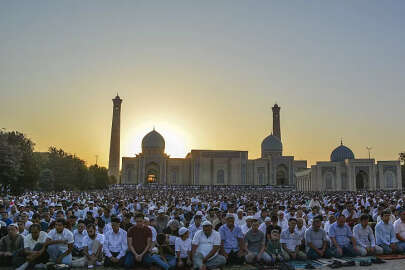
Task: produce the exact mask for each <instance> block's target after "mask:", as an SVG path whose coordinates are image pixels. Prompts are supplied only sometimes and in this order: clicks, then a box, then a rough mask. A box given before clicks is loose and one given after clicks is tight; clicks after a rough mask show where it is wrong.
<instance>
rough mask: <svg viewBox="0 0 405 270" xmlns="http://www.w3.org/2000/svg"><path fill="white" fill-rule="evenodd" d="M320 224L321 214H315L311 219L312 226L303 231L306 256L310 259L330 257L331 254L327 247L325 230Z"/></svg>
mask: <svg viewBox="0 0 405 270" xmlns="http://www.w3.org/2000/svg"><path fill="white" fill-rule="evenodd" d="M321 225H322V216H319V215H318V216H315V217H314V218H313V219H312V226H311V227H309V228H308V229H307V230H306V231H305V243H306V249H307V256H308V259H310V260H316V259H319V258H330V257H332V256H333V253H332V251H331V250H330V248H329V241H328V238H327V236H326V232H325V231H324V230H323V229H322V228H321Z"/></svg>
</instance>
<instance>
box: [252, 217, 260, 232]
mask: <svg viewBox="0 0 405 270" xmlns="http://www.w3.org/2000/svg"><path fill="white" fill-rule="evenodd" d="M259 226H260V224H259V221H258V220H257V219H254V220H252V231H254V232H257V231H258V230H259Z"/></svg>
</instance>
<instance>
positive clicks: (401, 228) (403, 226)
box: [394, 218, 405, 238]
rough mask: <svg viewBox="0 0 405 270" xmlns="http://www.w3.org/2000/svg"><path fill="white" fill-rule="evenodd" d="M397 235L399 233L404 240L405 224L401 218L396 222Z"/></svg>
mask: <svg viewBox="0 0 405 270" xmlns="http://www.w3.org/2000/svg"><path fill="white" fill-rule="evenodd" d="M394 231H395V234H397V233H399V235H400V236H401V237H402V238H405V223H404V222H402V220H401V219H400V218H399V219H397V220H396V221H395V222H394Z"/></svg>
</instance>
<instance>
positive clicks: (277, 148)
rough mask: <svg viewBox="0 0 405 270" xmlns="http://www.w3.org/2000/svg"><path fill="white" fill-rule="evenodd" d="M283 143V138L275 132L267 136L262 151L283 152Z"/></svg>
mask: <svg viewBox="0 0 405 270" xmlns="http://www.w3.org/2000/svg"><path fill="white" fill-rule="evenodd" d="M282 151H283V144H282V143H281V140H280V139H279V138H278V137H276V136H274V135H273V134H271V135H269V136H267V137H266V138H265V139H264V140H263V142H262V153H264V152H282Z"/></svg>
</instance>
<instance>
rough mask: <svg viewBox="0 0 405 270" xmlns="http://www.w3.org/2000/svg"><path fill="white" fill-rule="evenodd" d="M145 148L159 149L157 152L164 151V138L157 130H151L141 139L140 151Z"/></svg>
mask: <svg viewBox="0 0 405 270" xmlns="http://www.w3.org/2000/svg"><path fill="white" fill-rule="evenodd" d="M145 149H149V150H150V149H156V150H160V151H159V152H164V150H165V139H164V138H163V136H162V135H160V133H159V132H157V131H156V130H152V131H151V132H149V133H148V134H146V135H145V137H143V139H142V151H143V152H145Z"/></svg>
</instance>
